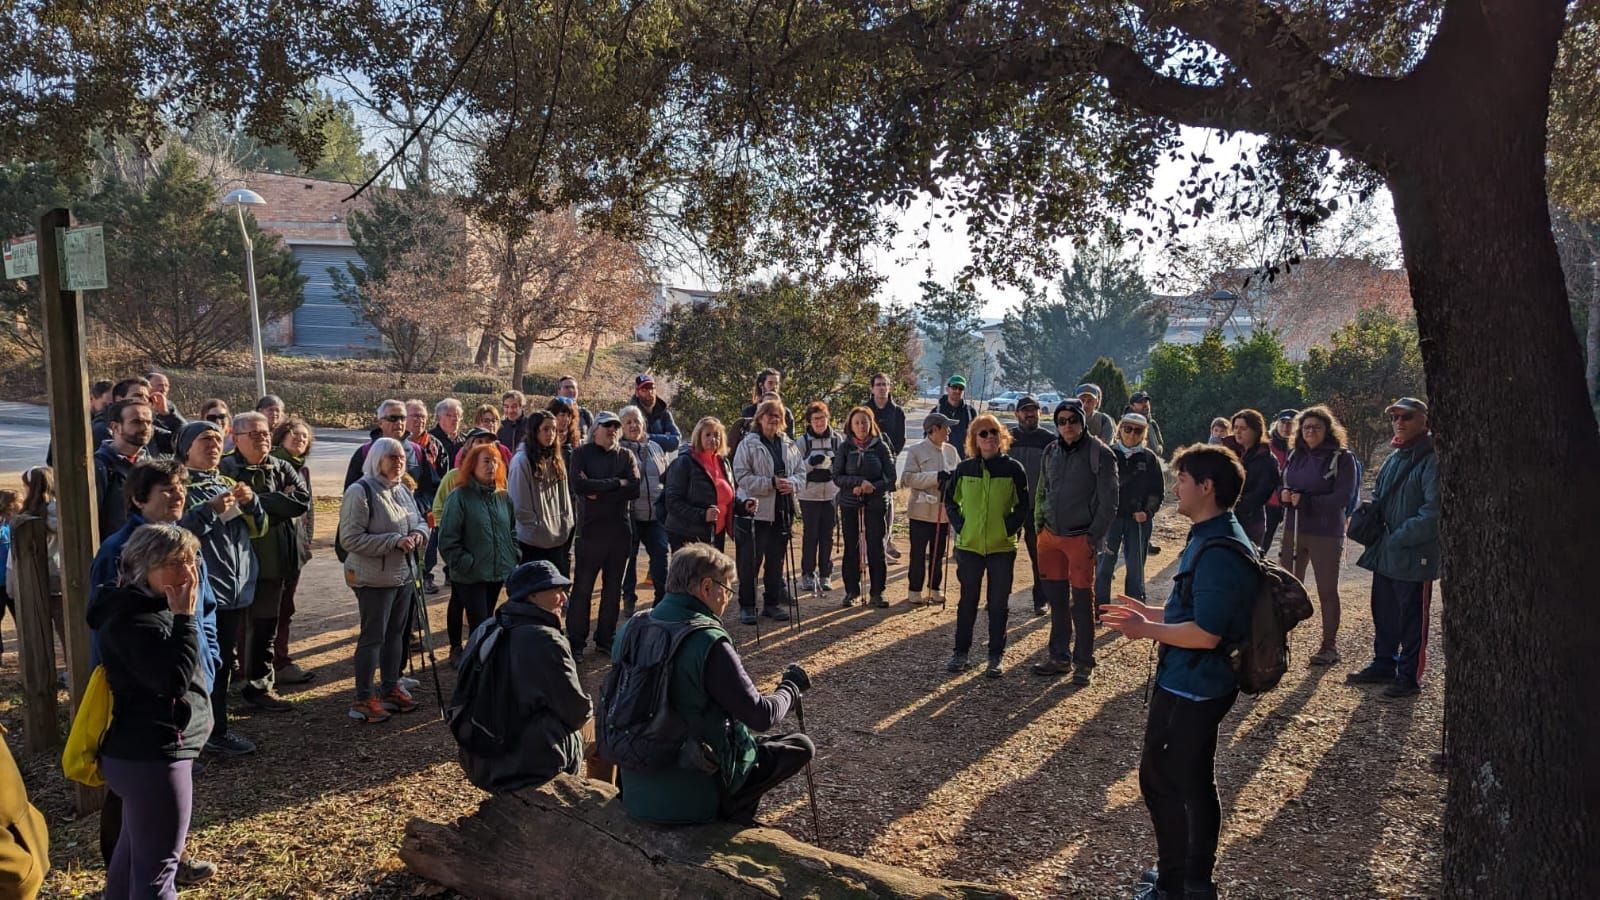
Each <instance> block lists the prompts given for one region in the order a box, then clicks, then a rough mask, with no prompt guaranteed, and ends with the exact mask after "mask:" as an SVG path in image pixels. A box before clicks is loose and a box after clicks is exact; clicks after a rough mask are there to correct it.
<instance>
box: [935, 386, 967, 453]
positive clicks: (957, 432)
mask: <svg viewBox="0 0 1600 900" xmlns="http://www.w3.org/2000/svg"><path fill="white" fill-rule="evenodd" d="M934 410H936V411H937V412H939V413H940V414H942V415H946V416H949V417H950V418H952V419H955V420H956V423H955V424H954V425H951V426H950V446H952V447H954V448H956V455H957V456H959V457H961V458H962V459H966V458H967V428H968V427H970V426H971V425H972V420H973V419H976V418H977V417H978V408H977V407H976V406H973V405H972V403H971V402H970V401H962V403H961V405H960V406H951V405H950V398H949V397H940V398H939V403H938V405H936V406H934Z"/></svg>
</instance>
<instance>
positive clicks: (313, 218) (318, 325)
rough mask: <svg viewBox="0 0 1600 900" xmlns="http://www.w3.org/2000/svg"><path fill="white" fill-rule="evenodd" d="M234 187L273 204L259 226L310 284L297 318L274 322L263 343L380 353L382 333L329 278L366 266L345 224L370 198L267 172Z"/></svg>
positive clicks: (309, 351)
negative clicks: (276, 241)
mask: <svg viewBox="0 0 1600 900" xmlns="http://www.w3.org/2000/svg"><path fill="white" fill-rule="evenodd" d="M232 187H248V188H250V189H251V190H253V191H255V192H256V193H258V194H260V195H261V198H262V199H263V200H265V201H267V205H266V206H264V207H257V208H256V209H254V210H252V212H254V213H255V214H256V221H257V222H259V223H260V225H261V228H262V229H263V230H265V231H270V232H273V233H275V234H277V235H278V236H279V237H280V238H282V239H283V242H284V244H286V245H287V246H288V247H289V250H290V251H291V252H293V253H294V258H295V260H296V262H298V263H299V264H300V274H301V275H304V276H305V279H306V284H305V288H304V291H305V302H304V303H302V304H301V305H300V307H299V308H298V309H296V310H295V311H294V313H293V315H291V316H285V317H283V318H281V319H278V320H276V321H273V322H270V323H268V324H267V326H266V328H265V329H264V332H263V335H262V338H263V340H264V341H265V342H266V343H267V344H268V345H269V346H271V347H273V348H275V349H277V350H279V351H282V352H287V353H296V354H304V355H307V356H362V355H367V354H371V353H377V352H379V351H380V350H381V341H380V339H379V337H378V333H377V331H375V330H374V329H373V328H372V326H371V325H370V324H368V323H367V322H366V320H365V319H363V318H362V316H361V313H360V311H359V310H356V309H354V308H352V307H350V306H349V305H347V304H345V303H344V302H343V301H341V300H340V299H339V297H338V296H337V295H336V294H335V293H334V290H333V279H332V278H331V277H330V276H329V274H328V269H329V268H330V267H334V268H338V269H340V270H341V271H342V270H343V269H344V267H345V266H346V265H347V264H348V263H351V262H354V263H355V264H356V265H358V266H359V265H360V264H361V257H360V256H358V255H357V254H356V249H355V243H354V242H353V241H351V240H350V229H349V228H348V227H347V226H346V224H345V220H346V218H347V217H348V216H349V214H350V211H351V210H353V209H362V210H364V209H365V208H366V207H367V202H366V199H365V196H363V197H361V198H357V199H355V200H351V201H348V202H346V201H345V199H344V198H345V197H348V196H349V195H350V192H351V191H352V190H353V189H354V188H353V186H352V185H349V184H346V183H345V182H342V181H324V180H322V179H319V178H309V177H306V176H304V175H279V174H275V173H267V172H256V173H252V174H250V175H248V176H246V177H245V179H244V180H243V182H242V184H239V185H229V188H230V189H231V188H232ZM368 190H369V191H370V190H379V189H378V188H369V189H368Z"/></svg>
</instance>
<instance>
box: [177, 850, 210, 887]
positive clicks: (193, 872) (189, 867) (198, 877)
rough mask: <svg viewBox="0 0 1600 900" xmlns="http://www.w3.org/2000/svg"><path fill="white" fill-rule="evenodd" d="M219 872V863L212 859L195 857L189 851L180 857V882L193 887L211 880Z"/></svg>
mask: <svg viewBox="0 0 1600 900" xmlns="http://www.w3.org/2000/svg"><path fill="white" fill-rule="evenodd" d="M215 874H217V864H216V863H214V862H211V861H210V860H204V859H195V858H193V857H191V856H190V855H189V854H188V853H185V854H184V855H183V856H181V857H179V858H178V884H181V885H183V886H184V887H193V886H195V885H197V884H201V883H203V882H205V881H208V880H210V878H211V876H213V875H215Z"/></svg>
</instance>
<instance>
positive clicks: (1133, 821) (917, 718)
mask: <svg viewBox="0 0 1600 900" xmlns="http://www.w3.org/2000/svg"><path fill="white" fill-rule="evenodd" d="M1183 533H1184V532H1183V529H1182V527H1181V526H1180V524H1179V522H1178V521H1177V520H1176V517H1175V516H1174V515H1172V514H1171V513H1170V512H1166V513H1163V515H1162V516H1161V517H1160V518H1159V519H1158V521H1157V529H1156V540H1157V543H1158V544H1160V545H1161V546H1162V547H1163V548H1164V550H1163V552H1162V553H1161V554H1160V555H1158V556H1155V557H1153V558H1152V560H1151V566H1150V574H1151V576H1152V584H1151V589H1150V596H1151V597H1152V598H1156V597H1165V596H1166V592H1167V590H1168V588H1169V586H1170V576H1171V570H1172V568H1173V566H1175V564H1176V561H1177V551H1178V549H1179V548H1180V547H1181V543H1182V540H1183ZM1023 555H1024V556H1025V552H1024V554H1023ZM1353 561H1354V554H1353V553H1351V554H1347V558H1346V565H1345V570H1344V575H1343V578H1342V590H1341V595H1342V597H1343V602H1344V608H1345V617H1344V631H1343V633H1342V634H1341V636H1340V647H1341V651H1342V652H1343V654H1344V656H1345V663H1343V664H1341V665H1339V666H1336V667H1334V668H1333V669H1332V670H1313V669H1307V668H1305V667H1304V665H1303V663H1301V662H1298V661H1297V662H1296V664H1295V666H1294V668H1293V670H1292V671H1291V673H1290V675H1289V677H1288V678H1287V679H1286V680H1285V682H1284V684H1283V685H1282V686H1281V687H1280V688H1279V689H1278V690H1276V691H1274V692H1272V693H1270V694H1267V695H1265V696H1263V697H1261V698H1260V699H1251V698H1241V699H1240V701H1239V703H1238V704H1237V705H1236V706H1235V708H1234V711H1233V712H1232V713H1231V714H1230V715H1229V717H1228V719H1227V720H1226V721H1225V723H1224V725H1223V731H1222V737H1221V742H1220V745H1219V750H1218V782H1219V785H1220V787H1221V790H1222V796H1223V806H1224V817H1225V818H1224V827H1223V834H1222V848H1221V862H1220V864H1219V868H1218V878H1219V880H1220V881H1221V882H1222V884H1223V886H1224V894H1225V895H1226V896H1232V897H1283V896H1315V897H1373V896H1385V897H1388V896H1394V897H1399V896H1418V895H1430V894H1431V893H1433V892H1434V890H1435V888H1434V885H1435V884H1436V883H1437V873H1438V868H1439V836H1438V831H1439V823H1440V817H1441V813H1442V808H1443V797H1444V781H1443V779H1442V778H1441V777H1439V776H1437V775H1436V774H1434V773H1433V772H1432V771H1431V770H1430V768H1429V765H1428V757H1429V754H1430V753H1431V752H1433V751H1434V750H1436V749H1437V748H1438V747H1439V743H1440V728H1441V715H1442V697H1443V690H1442V687H1443V682H1442V672H1443V662H1442V661H1443V658H1444V656H1443V653H1442V648H1441V647H1440V646H1439V639H1438V634H1439V631H1438V628H1437V615H1438V613H1437V611H1435V614H1434V626H1435V627H1434V629H1433V635H1434V636H1433V638H1432V640H1431V642H1430V646H1429V655H1430V657H1431V660H1432V661H1433V662H1432V663H1431V664H1432V665H1433V666H1435V668H1434V670H1433V673H1432V674H1433V677H1432V678H1430V679H1429V681H1428V683H1427V684H1426V685H1425V686H1424V689H1423V693H1422V695H1421V696H1420V697H1417V698H1415V699H1413V700H1404V701H1386V700H1384V699H1382V698H1381V697H1380V696H1378V694H1377V693H1376V692H1374V691H1370V690H1361V689H1355V688H1349V687H1346V686H1345V685H1344V684H1343V676H1344V673H1345V672H1347V671H1350V670H1353V669H1354V668H1356V667H1358V666H1359V665H1361V664H1362V663H1363V662H1364V661H1365V659H1366V655H1367V654H1368V653H1369V652H1370V650H1369V649H1368V648H1370V646H1371V644H1370V641H1371V617H1370V614H1369V613H1368V606H1367V599H1366V592H1367V588H1368V584H1369V581H1370V578H1369V576H1367V575H1366V573H1364V572H1362V571H1360V570H1359V569H1357V568H1356V567H1355V566H1354V562H1353ZM1017 573H1018V575H1017V585H1018V592H1017V593H1016V594H1014V595H1013V598H1012V603H1011V620H1010V629H1009V634H1010V648H1009V649H1008V650H1007V653H1006V658H1007V666H1008V670H1009V671H1008V672H1007V675H1006V677H1005V678H1004V679H1002V680H999V681H989V680H987V679H984V678H983V677H981V674H980V673H979V672H977V671H973V672H971V673H968V674H965V675H961V676H950V675H947V674H946V673H945V672H944V670H943V664H944V661H945V660H946V659H947V658H948V656H949V654H950V649H951V640H952V637H951V635H952V631H953V628H954V619H955V606H954V603H953V602H952V603H951V605H950V607H949V609H947V610H943V611H940V610H937V609H925V610H913V609H911V608H910V607H907V606H906V605H904V603H903V602H899V601H903V599H904V597H905V583H904V575H905V567H904V566H896V567H892V568H891V570H890V586H889V592H888V596H889V597H890V599H891V600H892V601H896V602H897V603H898V605H897V606H895V607H894V608H892V609H889V610H867V609H863V608H859V607H858V608H855V609H850V610H843V609H839V608H838V607H837V597H838V596H839V595H838V593H837V592H835V593H834V594H833V595H830V596H829V597H828V598H825V599H824V600H820V601H819V600H811V599H809V598H808V599H806V600H804V601H803V603H802V610H803V614H804V623H803V626H802V627H800V628H799V629H775V628H771V627H770V626H769V627H768V628H767V629H764V630H763V635H762V642H761V646H760V647H759V648H758V647H756V646H755V645H754V631H753V629H749V628H742V627H739V626H734V633H735V637H736V638H737V639H739V640H740V641H741V643H742V645H743V646H742V647H741V652H742V653H743V654H744V658H745V661H746V663H747V665H748V667H749V669H750V671H751V674H752V675H753V676H754V677H755V678H756V680H757V681H758V683H760V684H762V685H763V686H766V687H770V686H771V685H772V684H773V683H774V681H775V679H776V676H777V672H778V670H780V669H781V668H782V666H783V665H784V664H785V663H788V662H789V661H791V660H798V661H800V662H801V663H803V664H804V665H805V666H806V667H807V668H808V669H809V670H810V672H811V673H812V677H813V679H814V681H815V688H814V690H813V691H812V692H811V693H810V694H809V695H807V698H806V712H807V720H808V721H807V724H808V725H810V726H811V731H812V735H813V737H814V738H815V739H816V742H817V745H818V747H819V750H820V754H819V758H818V760H817V764H816V780H817V788H818V801H819V803H820V804H821V808H822V825H823V835H822V843H823V844H824V845H826V846H828V847H829V848H832V849H837V850H842V851H845V852H849V853H855V854H860V855H863V856H866V857H869V858H872V859H877V860H882V861H885V862H892V863H896V864H899V865H905V866H910V867H912V868H916V869H919V870H922V871H925V872H929V873H934V874H940V875H945V876H950V877H961V878H974V879H980V880H984V881H990V882H994V883H998V884H1002V885H1004V886H1006V887H1008V888H1010V889H1011V890H1014V891H1015V892H1017V893H1018V894H1019V895H1020V896H1023V897H1028V898H1045V897H1107V896H1114V895H1122V894H1124V893H1125V891H1126V890H1127V889H1128V888H1130V887H1131V885H1132V882H1133V880H1134V879H1135V878H1136V877H1137V874H1138V872H1139V871H1140V870H1141V868H1142V867H1143V866H1145V865H1148V864H1149V863H1150V862H1152V861H1153V858H1154V841H1153V839H1152V837H1151V834H1150V828H1149V822H1148V818H1147V816H1146V813H1145V810H1144V806H1143V803H1142V802H1141V800H1140V796H1139V790H1138V780H1137V771H1136V770H1137V765H1138V756H1139V745H1140V738H1141V735H1142V732H1143V723H1144V707H1143V706H1142V705H1141V704H1142V695H1143V691H1144V687H1145V681H1146V678H1147V675H1148V673H1149V671H1150V668H1149V667H1150V665H1151V656H1150V650H1149V645H1148V644H1136V643H1132V642H1129V641H1126V640H1123V639H1121V638H1120V637H1118V636H1117V635H1115V634H1114V633H1111V632H1108V631H1102V633H1101V635H1100V637H1099V646H1100V651H1099V657H1098V658H1099V662H1100V666H1099V668H1098V669H1097V670H1096V673H1095V683H1094V684H1093V685H1092V686H1090V687H1088V688H1082V689H1075V688H1073V687H1071V686H1070V685H1069V684H1068V683H1067V682H1066V681H1065V680H1045V679H1040V678H1036V677H1034V676H1032V675H1031V674H1029V673H1028V672H1027V669H1026V667H1027V665H1028V664H1029V663H1031V662H1033V661H1036V660H1038V659H1039V658H1040V655H1041V654H1042V653H1043V648H1044V643H1045V640H1046V637H1047V633H1048V624H1047V620H1046V619H1043V618H1034V617H1033V616H1032V606H1031V603H1030V602H1029V600H1028V597H1027V591H1028V587H1029V585H1028V582H1029V578H1028V564H1027V563H1026V561H1025V560H1023V559H1019V560H1018V566H1017ZM952 586H953V585H952ZM301 593H302V595H303V599H302V601H301V612H300V613H299V615H298V617H297V619H296V622H297V627H296V638H297V641H296V649H295V654H296V658H297V660H298V661H299V662H300V663H301V665H303V666H305V667H307V668H310V669H314V670H315V671H316V672H317V674H318V680H317V681H316V682H315V683H314V684H312V685H310V686H308V687H307V688H305V689H301V690H298V691H294V692H293V693H288V694H287V696H288V697H290V699H292V700H293V701H294V704H295V711H294V712H292V713H289V714H283V715H277V716H270V715H265V714H258V715H255V716H249V715H248V713H246V714H245V715H243V716H242V717H241V719H240V721H239V722H238V723H237V725H236V728H237V730H238V731H240V732H241V733H243V734H245V735H247V736H249V737H251V738H252V739H255V740H257V741H258V742H259V744H260V746H261V752H260V753H259V754H258V755H257V756H255V757H253V758H248V759H245V760H241V761H237V762H229V763H216V764H214V765H212V766H211V767H210V768H209V769H208V770H207V771H206V772H205V774H204V775H203V776H201V778H200V779H199V781H198V784H197V796H196V802H195V823H194V830H193V832H192V833H191V845H192V847H193V849H194V851H195V852H196V853H197V854H199V855H201V856H204V857H207V858H211V859H215V860H217V861H219V862H220V863H222V866H223V871H222V874H221V875H220V876H219V878H218V880H217V881H216V883H215V884H212V885H207V886H205V887H204V888H202V889H196V890H191V891H189V892H186V893H185V896H186V897H195V898H202V897H204V898H210V897H264V896H273V897H276V896H283V897H313V896H315V897H407V896H429V895H430V894H429V888H428V887H427V885H425V884H424V883H423V882H420V881H419V880H418V879H415V878H413V877H412V876H410V875H408V874H406V873H405V872H404V871H403V870H402V869H401V866H400V864H399V861H398V859H397V857H396V856H395V849H396V847H397V846H398V843H399V840H400V835H401V831H402V829H403V827H404V824H405V822H406V820H407V819H408V818H410V817H411V816H415V815H420V816H425V817H428V818H430V819H434V820H436V821H443V820H447V819H448V818H450V817H453V816H456V815H460V814H463V813H466V812H468V811H470V810H471V809H472V808H473V807H474V805H475V804H476V802H477V801H478V799H479V798H480V797H481V796H482V795H481V794H480V793H479V792H478V791H477V790H476V789H474V788H473V787H472V786H471V785H469V784H467V782H466V781H465V780H464V779H463V778H462V776H461V773H460V769H459V767H458V765H457V764H456V762H455V751H454V747H453V745H452V743H451V741H450V739H449V737H448V735H447V734H446V733H445V731H444V729H443V727H442V726H441V725H440V724H439V722H438V719H437V716H436V713H437V709H436V706H435V704H434V702H433V699H432V693H431V686H428V687H426V688H425V690H424V691H423V696H426V698H427V702H426V703H425V705H424V706H423V708H422V710H421V711H419V712H418V713H416V714H415V715H412V716H408V717H404V718H397V719H395V720H393V721H391V722H390V723H388V724H386V725H381V726H364V725H359V724H357V723H355V722H353V721H351V720H349V719H347V718H345V715H344V711H345V706H346V704H347V702H348V697H349V696H350V690H351V663H350V656H351V652H352V649H353V641H354V626H355V614H354V609H355V608H354V603H353V601H352V600H351V596H350V594H349V592H348V590H346V589H345V587H344V586H343V582H342V578H341V577H340V574H339V566H338V563H337V562H336V561H335V560H334V559H333V557H332V554H331V552H326V551H324V552H322V553H320V554H319V556H318V557H317V558H316V559H315V560H313V562H312V564H311V567H310V569H309V570H308V572H307V574H306V576H305V582H304V584H303V586H302V589H301ZM443 601H444V598H443V596H442V595H441V596H439V597H436V598H431V602H430V607H431V610H432V621H433V626H434V629H435V631H436V633H442V631H443V627H444V602H443ZM981 621H982V620H981V619H980V627H979V632H980V636H979V642H980V643H981V642H982V631H983V627H982V624H981ZM1317 637H1318V628H1317V626H1316V621H1315V620H1313V621H1312V622H1310V623H1307V625H1305V626H1302V627H1301V628H1300V629H1298V630H1297V633H1296V635H1295V652H1296V654H1297V658H1298V660H1304V659H1306V658H1308V657H1309V656H1310V653H1311V652H1312V651H1313V650H1314V649H1315V645H1316V641H1317ZM4 639H5V642H6V646H7V647H8V648H13V647H14V646H15V644H14V632H13V631H12V628H11V624H10V622H7V624H6V626H5V629H4ZM979 649H981V648H975V652H976V650H979ZM603 663H604V660H603V659H598V660H597V659H596V658H595V657H593V656H591V661H589V662H586V663H585V665H584V671H585V674H586V676H587V677H588V679H589V681H590V682H591V684H592V685H593V686H598V683H599V680H600V678H601V677H602V675H603V672H604V669H603ZM440 672H441V676H442V678H443V679H444V688H445V691H446V694H447V696H448V692H449V690H450V687H451V684H452V682H453V672H452V671H451V670H450V669H449V668H448V666H444V667H441V670H440ZM0 686H3V687H4V691H3V693H0V719H3V721H4V722H5V724H6V726H7V727H8V728H10V729H11V731H12V734H11V736H10V740H11V741H12V746H13V748H17V747H19V746H20V740H19V737H20V735H19V733H18V730H19V729H20V727H21V726H20V710H18V709H17V704H18V702H19V688H18V685H17V672H16V659H15V655H14V654H7V655H6V657H5V665H4V666H3V667H0ZM19 762H20V763H21V764H22V766H23V769H24V773H25V776H26V779H27V783H28V786H29V790H30V792H31V793H32V795H33V799H34V801H35V803H36V804H38V805H39V806H40V807H41V808H42V809H44V810H45V812H46V815H47V816H48V818H49V819H50V823H51V835H52V844H53V846H52V850H53V864H54V872H53V873H52V875H51V876H50V879H49V880H48V881H47V883H46V888H45V895H46V896H62V897H65V896H83V895H90V894H93V893H95V892H98V890H99V889H100V886H101V884H102V880H103V874H102V870H101V868H100V861H99V858H98V850H97V845H96V837H95V836H96V833H97V832H96V827H97V820H96V818H95V817H93V816H91V817H89V818H88V819H87V820H86V821H83V822H73V821H71V820H70V818H69V815H70V809H71V804H70V796H71V795H70V791H69V789H68V786H67V783H66V782H65V781H64V780H63V779H62V778H61V776H60V772H59V765H58V761H57V759H56V757H54V756H53V755H49V754H44V755H39V756H35V757H32V758H28V757H26V756H24V755H22V754H20V753H19ZM804 799H805V798H804V788H803V784H802V783H801V780H799V779H796V780H795V781H794V782H791V783H790V784H788V785H785V786H784V787H783V788H780V789H779V790H778V791H777V792H776V793H775V794H774V795H772V797H771V799H770V801H769V803H768V804H767V805H766V806H764V808H763V818H764V819H765V820H766V821H769V822H771V823H773V824H776V825H778V826H779V827H782V828H785V829H787V830H789V831H791V832H792V833H795V834H797V835H799V836H801V837H804V838H807V839H810V838H811V826H810V818H809V813H808V811H807V809H806V807H805V805H804ZM537 893H538V889H537V886H530V895H536V894H537Z"/></svg>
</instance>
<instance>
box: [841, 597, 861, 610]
mask: <svg viewBox="0 0 1600 900" xmlns="http://www.w3.org/2000/svg"><path fill="white" fill-rule="evenodd" d="M859 599H861V598H860V597H857V596H856V595H855V594H845V595H844V599H843V600H841V601H839V606H840V607H842V608H844V609H849V608H850V607H852V606H855V605H856V601H857V600H859Z"/></svg>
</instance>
